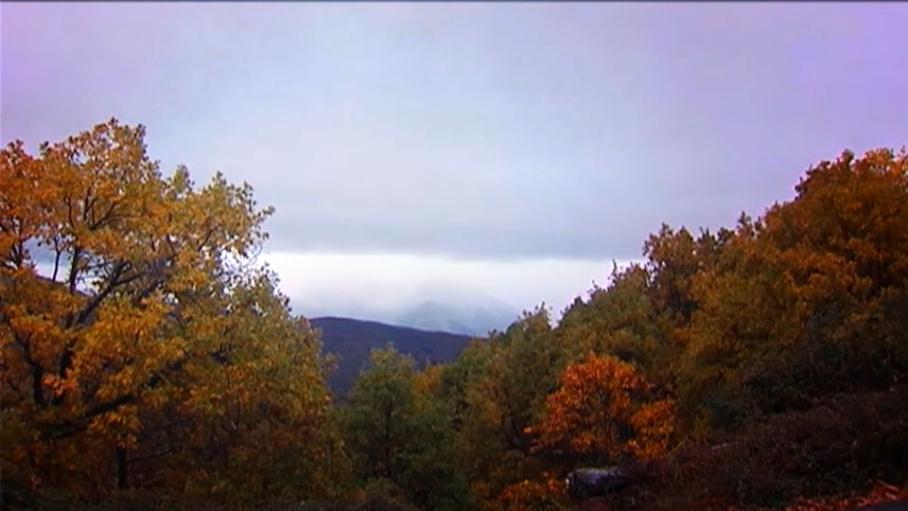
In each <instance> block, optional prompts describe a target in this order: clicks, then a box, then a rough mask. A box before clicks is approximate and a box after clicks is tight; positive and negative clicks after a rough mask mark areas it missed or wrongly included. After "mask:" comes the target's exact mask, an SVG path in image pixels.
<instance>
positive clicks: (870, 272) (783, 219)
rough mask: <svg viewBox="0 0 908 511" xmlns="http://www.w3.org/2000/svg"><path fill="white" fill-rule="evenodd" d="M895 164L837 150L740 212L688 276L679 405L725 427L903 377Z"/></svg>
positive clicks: (903, 248) (885, 154)
mask: <svg viewBox="0 0 908 511" xmlns="http://www.w3.org/2000/svg"><path fill="white" fill-rule="evenodd" d="M906 162H908V159H906V155H905V153H904V152H902V153H901V154H899V155H898V156H897V155H895V154H894V153H892V152H891V151H873V152H870V153H868V154H867V155H865V156H864V158H861V159H856V158H855V157H854V155H852V154H851V153H847V152H846V153H845V154H843V155H842V157H841V158H839V159H838V160H836V161H834V162H823V163H821V164H819V165H817V166H816V167H814V168H812V169H811V170H809V171H808V173H807V175H806V177H805V178H804V179H803V180H802V181H801V183H800V184H799V185H798V186H797V187H796V191H797V196H796V197H795V198H794V200H792V201H790V202H786V203H782V204H777V205H775V206H773V207H772V208H770V209H769V210H767V212H766V214H765V215H764V216H763V217H762V218H759V219H756V220H751V219H749V218H747V217H742V219H741V221H740V222H739V225H738V228H737V229H736V231H735V234H734V237H733V239H731V240H730V241H729V242H728V243H727V247H726V248H725V249H724V250H723V253H722V255H721V256H720V257H719V259H718V261H717V263H716V265H715V266H714V267H713V268H711V269H709V270H708V271H704V272H701V273H700V274H699V275H697V276H696V277H695V279H694V284H693V287H692V290H693V295H694V297H695V300H696V301H697V302H698V303H699V304H700V306H699V308H698V310H697V311H695V312H694V314H693V315H692V319H691V322H690V325H689V328H688V331H687V337H688V339H689V340H690V343H689V346H688V348H687V350H686V353H685V355H684V357H683V367H684V368H683V370H682V374H681V376H680V382H681V389H680V391H681V393H682V397H683V401H684V403H685V406H684V408H686V409H688V410H695V413H696V414H698V415H699V416H700V418H701V419H703V421H705V422H704V423H705V424H708V425H710V426H711V427H729V426H734V425H735V424H736V423H738V422H740V421H741V420H743V419H745V418H747V417H749V416H755V415H759V414H764V413H777V412H783V411H786V410H790V409H800V408H804V407H806V406H809V404H810V403H811V400H813V399H815V398H817V397H820V396H824V395H828V394H830V393H834V392H848V391H855V390H862V389H863V390H873V389H880V388H886V387H888V386H889V385H892V384H895V383H897V382H899V381H904V376H905V375H906V372H908V352H906V350H905V346H906V345H908V344H906V342H905V329H904V328H903V327H904V319H903V318H904V317H905V315H904V314H903V313H898V312H896V311H898V310H901V311H904V310H905V309H904V305H905V303H906V289H908V271H906V268H908V259H906V255H905V254H908V228H906V225H908V224H906V223H905V222H903V221H901V220H900V219H901V218H904V217H905V215H906V214H908V184H906V183H908V178H906V172H908V163H906Z"/></svg>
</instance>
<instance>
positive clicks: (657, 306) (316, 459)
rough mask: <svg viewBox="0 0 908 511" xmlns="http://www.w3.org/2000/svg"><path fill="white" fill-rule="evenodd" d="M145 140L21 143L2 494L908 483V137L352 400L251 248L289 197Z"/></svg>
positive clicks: (123, 131)
mask: <svg viewBox="0 0 908 511" xmlns="http://www.w3.org/2000/svg"><path fill="white" fill-rule="evenodd" d="M144 136H145V131H144V129H143V128H142V127H141V126H137V127H132V126H125V125H121V124H120V123H119V122H117V121H116V120H111V121H109V122H107V123H104V124H101V125H98V126H96V127H94V128H93V129H91V130H89V131H86V132H83V133H79V134H76V135H73V136H71V137H69V138H67V139H66V140H64V141H61V142H58V143H53V144H50V143H45V144H43V145H42V146H41V147H40V150H39V151H38V153H37V154H34V155H33V154H29V152H28V151H27V150H26V149H25V145H24V144H23V143H22V142H14V143H12V144H10V145H8V146H7V147H6V148H5V149H3V150H2V153H0V371H2V382H0V403H2V412H0V413H2V416H0V422H2V436H0V440H2V445H3V449H2V452H3V454H2V490H3V499H4V504H5V505H6V504H7V503H8V504H9V505H10V506H11V507H12V506H20V507H26V508H27V507H40V506H45V507H47V506H52V505H53V503H54V502H57V503H60V502H63V503H64V504H62V506H63V507H75V506H87V507H90V506H95V505H101V504H103V503H105V502H106V503H111V502H113V503H117V502H119V503H121V504H122V507H123V508H130V506H132V505H135V504H136V503H137V502H140V503H141V504H142V505H144V506H146V507H152V508H161V509H168V508H177V507H186V508H203V507H212V508H217V507H222V508H230V509H235V508H244V507H261V506H263V505H269V506H285V508H287V506H300V505H303V504H305V505H311V506H314V507H312V508H313V509H432V510H457V509H469V510H473V509H475V510H494V511H503V510H509V509H512V510H529V509H561V508H568V507H570V506H571V505H572V504H571V503H570V500H569V499H568V498H567V496H566V495H565V489H564V485H563V483H562V480H563V478H564V476H565V475H566V474H568V473H569V472H570V471H571V470H573V469H575V468H578V467H589V466H602V467H605V466H621V467H627V468H628V470H633V471H636V472H635V473H638V474H640V477H639V480H640V481H642V482H641V483H640V484H639V485H637V487H636V488H637V489H636V490H634V489H630V490H628V493H625V494H621V495H631V496H632V497H627V498H625V497H622V496H621V495H617V496H614V497H612V498H610V499H611V500H609V502H608V505H609V506H611V507H610V508H609V509H677V508H688V509H693V508H701V509H705V508H716V509H720V508H721V509H728V508H739V509H748V508H757V507H785V506H789V505H793V503H795V502H797V501H798V499H810V498H820V497H829V496H832V497H835V496H837V495H842V494H843V492H861V491H865V490H867V489H868V488H869V487H870V486H869V485H871V484H873V483H874V482H875V481H876V482H879V481H883V482H886V483H887V484H895V485H903V486H904V485H905V483H906V482H908V437H906V435H905V434H904V432H905V431H906V430H908V392H906V388H905V381H906V377H908V338H906V336H908V313H906V311H908V222H906V218H908V152H906V151H905V149H902V150H901V151H899V152H895V151H892V150H888V149H879V150H874V151H870V152H868V153H866V154H865V155H863V156H860V157H859V156H856V155H854V154H852V153H850V152H847V151H846V152H844V153H842V154H841V155H840V156H839V157H838V158H836V159H835V160H832V161H823V162H820V163H818V164H817V165H815V166H813V167H812V168H810V169H809V170H808V171H807V172H806V174H805V175H804V177H803V178H802V179H801V181H800V182H799V183H798V184H797V186H796V187H795V191H796V195H795V197H794V198H793V199H792V200H790V201H787V202H782V203H777V204H775V205H773V206H771V207H770V208H768V209H767V210H766V211H765V213H764V214H763V215H761V216H759V217H757V218H751V217H749V216H747V215H744V214H742V215H741V217H740V219H739V221H738V223H737V225H735V226H731V227H729V228H722V229H719V230H718V231H715V232H711V231H709V230H699V231H696V232H692V231H690V230H688V229H687V228H685V227H671V226H669V225H662V226H661V228H659V229H658V231H657V232H656V233H654V234H651V235H650V236H649V237H648V238H647V239H646V240H645V241H644V242H643V244H642V246H643V256H644V260H643V262H641V263H638V264H631V265H629V266H627V267H623V268H615V269H614V271H613V272H612V274H611V276H610V279H609V280H608V284H607V285H606V286H605V287H596V288H594V289H593V290H592V291H590V292H589V293H588V294H587V295H584V296H581V297H578V298H577V299H576V300H575V301H574V303H573V304H572V305H570V306H569V307H568V308H567V309H566V310H565V311H563V314H562V315H561V318H560V320H559V321H558V322H557V323H556V322H554V321H552V318H551V317H550V312H549V311H548V310H547V309H545V308H544V307H539V308H537V309H536V310H533V311H528V312H526V313H524V315H523V316H522V317H520V318H517V319H516V320H515V321H514V322H513V323H512V324H511V325H510V326H509V327H508V328H506V329H505V330H504V331H493V332H491V333H490V334H489V335H488V337H487V338H482V339H476V340H474V341H473V342H472V343H471V344H470V345H469V346H468V347H467V348H466V349H465V350H464V351H463V352H462V353H461V354H460V356H459V357H458V358H457V359H456V360H455V361H454V362H452V363H450V364H446V365H434V366H429V367H426V368H424V369H417V365H416V364H415V363H414V361H413V360H412V359H411V358H409V357H408V356H406V355H404V354H401V353H398V352H397V351H396V350H395V349H394V347H393V346H389V347H388V348H387V349H383V350H377V351H375V352H374V353H373V354H372V357H371V362H370V365H369V366H368V367H367V368H366V369H365V370H364V371H363V372H362V373H361V375H360V377H359V379H358V380H357V382H356V384H355V385H354V388H353V390H352V391H351V393H350V395H349V396H347V400H346V401H345V402H344V403H343V404H337V403H336V402H335V401H332V396H331V394H330V391H329V389H328V387H327V386H326V383H325V382H326V377H327V375H328V374H329V373H330V370H331V361H330V360H329V358H328V357H326V356H325V355H324V354H323V353H322V346H321V343H320V340H319V335H318V332H317V331H315V330H313V329H312V328H310V326H309V324H308V322H307V321H306V320H305V319H304V318H301V317H298V316H295V315H294V314H293V313H292V311H291V309H290V307H289V301H288V299H287V298H286V297H285V296H283V295H281V294H280V292H279V291H278V287H277V279H276V276H275V275H274V274H273V273H271V272H269V271H268V270H267V268H265V267H263V266H262V265H260V264H258V263H257V262H256V255H257V254H258V252H259V251H261V249H262V246H263V242H264V241H265V239H266V237H267V234H266V233H265V231H264V230H263V228H262V224H263V222H264V221H265V219H266V218H267V217H268V216H269V215H270V214H272V211H271V209H269V208H262V207H260V206H259V205H258V204H257V203H256V201H255V199H254V196H253V191H252V188H251V187H250V186H249V185H248V184H243V185H236V184H231V183H229V182H227V181H226V179H225V178H224V177H223V176H222V175H221V174H216V175H215V176H214V177H213V178H212V180H211V181H210V182H209V183H207V184H205V185H202V186H199V185H196V184H195V183H193V181H192V180H191V179H190V176H189V172H188V170H187V169H185V168H183V167H180V168H178V169H176V170H175V171H174V172H172V173H170V174H169V175H165V174H164V173H162V172H161V170H160V169H159V166H158V164H157V163H156V162H155V161H153V160H151V159H150V158H149V156H148V155H147V154H146V147H145V142H144ZM590 222H591V223H595V220H594V219H590ZM604 228H607V225H605V226H604ZM717 446H719V447H721V448H717ZM301 503H302V504H301ZM369 506H372V507H369Z"/></svg>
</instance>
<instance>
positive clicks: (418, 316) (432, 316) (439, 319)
mask: <svg viewBox="0 0 908 511" xmlns="http://www.w3.org/2000/svg"><path fill="white" fill-rule="evenodd" d="M516 317H517V312H515V311H513V310H511V309H510V308H509V307H507V306H505V305H504V304H502V303H500V302H493V301H491V300H489V301H488V303H483V304H481V306H470V305H458V302H457V301H455V300H448V301H446V302H445V303H441V302H438V301H434V300H427V301H424V302H421V303H419V304H418V305H416V306H414V307H412V308H410V309H409V310H407V311H405V312H404V313H403V314H401V315H400V317H399V318H398V320H397V321H396V322H397V323H400V324H404V325H410V326H413V327H416V328H421V329H425V330H440V331H444V332H453V333H457V334H462V335H481V336H486V335H488V333H489V331H490V330H504V329H505V328H507V326H508V325H509V324H511V322H512V321H514V318H516Z"/></svg>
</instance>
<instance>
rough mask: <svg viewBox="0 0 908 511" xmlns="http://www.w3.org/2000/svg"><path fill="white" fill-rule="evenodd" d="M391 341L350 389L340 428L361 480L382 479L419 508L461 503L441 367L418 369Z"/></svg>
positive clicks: (463, 488)
mask: <svg viewBox="0 0 908 511" xmlns="http://www.w3.org/2000/svg"><path fill="white" fill-rule="evenodd" d="M414 366H415V364H414V361H413V359H412V358H411V357H410V356H407V355H402V354H400V353H398V352H397V351H396V350H395V349H394V348H393V347H390V346H389V347H388V348H387V349H381V350H373V351H372V354H371V356H370V359H369V367H368V368H367V369H366V370H365V371H363V372H362V373H361V374H360V376H359V378H357V380H356V383H355V384H354V387H353V390H352V391H351V393H350V402H349V404H348V405H347V407H346V409H345V410H344V412H343V414H344V417H345V418H344V430H345V433H346V435H345V438H346V440H347V446H348V448H349V450H350V453H351V458H352V459H353V461H354V463H355V466H356V467H357V472H358V474H357V475H358V476H359V478H360V479H361V481H362V482H365V483H369V482H370V481H371V482H372V483H374V482H375V481H376V480H385V481H388V482H390V483H393V485H396V486H397V487H399V488H400V489H402V490H403V491H404V493H405V494H406V495H407V496H408V498H409V499H410V500H411V501H412V502H413V503H415V504H416V505H418V506H419V507H420V508H423V509H439V510H446V509H449V510H454V509H462V508H463V504H464V501H465V499H466V486H465V483H464V482H463V479H462V477H461V476H460V474H459V473H458V472H457V470H456V465H455V464H454V458H455V452H454V450H453V430H452V428H451V420H450V416H449V415H448V414H447V413H446V412H447V408H446V407H445V405H444V403H443V402H442V401H441V400H440V399H438V391H439V388H440V385H441V371H440V369H439V368H432V367H430V368H428V369H426V370H425V371H424V372H421V373H417V372H416V370H415V368H414Z"/></svg>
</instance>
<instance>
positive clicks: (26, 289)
mask: <svg viewBox="0 0 908 511" xmlns="http://www.w3.org/2000/svg"><path fill="white" fill-rule="evenodd" d="M144 135H145V131H144V128H142V127H141V126H138V127H130V126H124V125H121V124H120V123H119V122H117V121H116V120H111V121H109V122H107V123H104V124H100V125H98V126H96V127H94V128H93V129H92V130H90V131H86V132H83V133H80V134H77V135H74V136H71V137H69V138H68V139H66V140H65V141H63V142H59V143H55V144H49V143H45V144H43V145H42V146H41V148H40V153H39V155H38V156H32V155H30V154H28V153H27V152H26V151H25V149H24V145H23V144H22V143H21V142H14V143H12V144H10V145H9V146H8V147H7V148H6V149H4V150H3V151H2V152H0V347H2V352H0V353H2V355H0V356H2V358H0V368H2V380H3V381H2V388H0V401H2V405H3V410H4V428H3V430H4V445H5V446H12V447H11V448H10V449H9V450H7V453H6V454H5V455H4V460H3V462H4V466H3V472H4V478H8V477H11V476H15V477H20V478H22V479H23V480H25V481H27V483H28V484H29V485H30V486H31V487H33V488H38V487H41V486H47V485H56V486H58V487H61V488H68V489H70V490H72V491H76V492H79V493H81V494H83V495H97V494H98V493H103V492H106V491H108V490H109V489H110V485H109V483H108V481H110V480H111V479H113V480H114V481H116V484H117V486H119V487H121V488H125V487H127V486H132V485H134V484H135V483H138V482H140V480H141V477H140V476H139V475H138V472H142V473H143V474H144V476H142V477H144V478H145V479H147V480H149V481H150V480H155V479H158V478H159V477H165V478H167V479H168V480H170V481H171V482H173V483H174V484H182V485H183V486H182V487H184V488H185V485H187V484H190V482H191V483H192V484H196V485H199V486H200V487H206V486H207V485H214V484H220V483H216V482H215V481H213V480H212V479H211V478H210V477H208V476H203V474H210V473H211V472H210V471H209V470H210V469H211V468H212V466H215V465H217V467H218V468H219V469H223V468H224V467H226V466H229V465H230V464H231V463H233V464H236V462H237V461H240V460H243V461H247V460H251V459H252V458H255V456H253V455H251V454H249V449H252V447H251V445H250V444H249V443H248V442H250V441H252V439H253V438H254V437H255V436H256V435H258V434H260V433H261V430H262V429H263V428H284V429H283V431H286V432H291V431H292V433H288V434H290V435H291V436H293V437H294V438H295V440H299V439H300V438H305V437H307V436H312V437H315V436H316V435H320V434H321V433H322V430H321V426H322V425H323V422H324V420H323V418H324V416H325V413H326V407H327V405H328V403H327V395H328V394H327V390H326V387H325V384H324V370H323V364H322V361H321V355H320V343H319V341H318V339H317V337H316V336H315V335H314V334H313V333H312V332H311V331H310V330H308V329H307V328H306V327H305V326H304V325H300V324H299V323H297V322H296V321H295V320H294V319H293V318H292V316H291V315H290V312H289V308H288V305H287V300H286V298H284V297H281V296H280V295H278V294H277V291H276V287H275V284H274V282H275V278H274V276H273V275H272V274H271V273H269V272H268V271H267V270H265V269H259V268H257V267H256V266H255V265H254V264H253V263H254V259H253V258H254V256H255V254H256V253H257V252H258V251H259V250H260V247H261V243H262V241H263V240H264V239H265V238H266V236H267V235H266V233H265V232H264V231H263V230H262V227H261V226H262V223H263V221H264V220H265V219H266V218H267V217H268V215H269V214H270V213H271V209H270V208H265V209H259V208H258V207H257V205H256V202H255V200H254V199H253V195H252V189H251V187H250V186H249V185H246V184H244V185H242V186H235V185H232V184H229V183H228V182H227V181H226V180H225V179H224V177H223V176H222V175H220V174H217V175H215V176H214V178H213V179H212V181H211V182H210V183H209V184H208V185H207V186H204V187H202V188H199V189H196V188H195V186H194V185H193V183H192V181H191V180H190V178H189V173H188V171H187V170H186V169H185V168H183V167H180V168H178V169H177V170H176V171H175V172H174V173H173V174H172V175H171V176H170V177H164V176H163V175H162V174H161V172H160V171H159V169H158V164H157V163H156V162H154V161H152V160H150V159H149V158H148V156H147V154H146V148H145V144H144ZM303 426H304V427H303ZM215 431H217V436H220V437H221V440H222V441H214V440H211V438H213V437H210V436H209V437H206V434H207V433H206V432H208V433H211V434H212V435H214V432H215ZM203 438H208V440H203ZM5 450H6V449H5ZM86 451H91V452H96V453H107V452H109V453H111V454H110V458H105V457H103V456H100V455H99V456H92V457H86V456H82V455H81V454H80V453H83V452H86ZM315 451H320V452H315ZM262 452H264V451H256V453H257V454H261V453H262ZM309 454H311V455H312V456H320V455H324V454H325V453H324V451H322V450H320V449H319V450H314V451H312V452H310V453H309ZM107 460H111V461H110V462H108V461H107ZM176 460H180V461H183V462H186V461H189V460H191V462H190V463H188V465H184V464H183V463H178V462H176ZM140 465H142V470H138V469H139V466H140ZM309 466H312V465H309ZM196 469H197V471H196ZM133 473H136V479H133V478H131V476H132V475H133ZM218 473H220V474H225V473H226V472H225V471H224V470H220V471H219V472H218ZM153 474H156V475H153ZM272 482H273V481H272ZM310 482H311V481H310ZM294 484H301V483H300V481H296V482H294ZM306 484H308V483H306ZM190 486H191V484H190Z"/></svg>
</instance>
